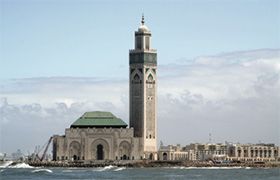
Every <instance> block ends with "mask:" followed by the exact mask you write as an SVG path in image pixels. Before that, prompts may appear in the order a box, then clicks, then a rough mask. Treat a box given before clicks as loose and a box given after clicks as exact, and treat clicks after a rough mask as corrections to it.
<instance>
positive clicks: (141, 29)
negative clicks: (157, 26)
mask: <svg viewBox="0 0 280 180" xmlns="http://www.w3.org/2000/svg"><path fill="white" fill-rule="evenodd" d="M145 31H148V28H147V26H145V25H142V26H139V28H138V32H145Z"/></svg>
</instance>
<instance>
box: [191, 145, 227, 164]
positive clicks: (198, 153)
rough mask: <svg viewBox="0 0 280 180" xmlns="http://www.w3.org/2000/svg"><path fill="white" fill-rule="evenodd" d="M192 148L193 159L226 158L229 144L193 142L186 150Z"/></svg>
mask: <svg viewBox="0 0 280 180" xmlns="http://www.w3.org/2000/svg"><path fill="white" fill-rule="evenodd" d="M190 150H192V151H193V153H194V156H193V160H201V161H205V160H224V159H225V158H226V157H227V145H225V144H221V143H218V144H215V143H192V144H190V145H187V146H186V151H190Z"/></svg>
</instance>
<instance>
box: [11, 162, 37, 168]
mask: <svg viewBox="0 0 280 180" xmlns="http://www.w3.org/2000/svg"><path fill="white" fill-rule="evenodd" d="M7 168H34V167H32V166H30V165H29V164H25V163H19V164H16V165H14V166H7Z"/></svg>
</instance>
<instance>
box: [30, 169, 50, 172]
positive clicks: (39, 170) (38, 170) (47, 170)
mask: <svg viewBox="0 0 280 180" xmlns="http://www.w3.org/2000/svg"><path fill="white" fill-rule="evenodd" d="M31 172H32V173H36V172H48V173H52V170H50V169H36V170H34V171H31Z"/></svg>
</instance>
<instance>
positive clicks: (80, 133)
mask: <svg viewBox="0 0 280 180" xmlns="http://www.w3.org/2000/svg"><path fill="white" fill-rule="evenodd" d="M133 133H134V132H133V129H132V128H120V129H119V128H109V129H108V128H86V129H80V128H67V129H66V130H65V136H58V135H54V141H53V144H54V157H53V159H54V160H106V159H109V160H134V159H142V157H141V156H142V152H141V151H140V150H141V146H142V145H141V141H140V138H135V137H133Z"/></svg>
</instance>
